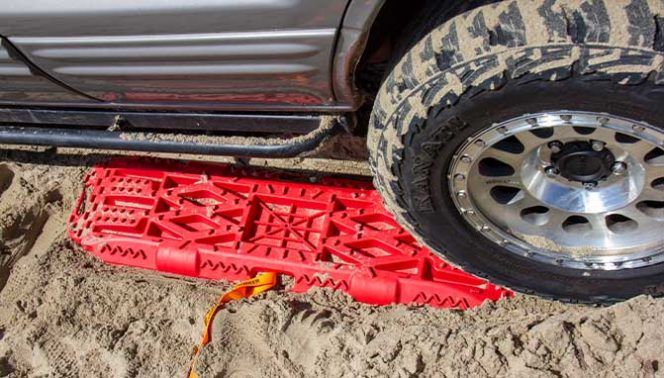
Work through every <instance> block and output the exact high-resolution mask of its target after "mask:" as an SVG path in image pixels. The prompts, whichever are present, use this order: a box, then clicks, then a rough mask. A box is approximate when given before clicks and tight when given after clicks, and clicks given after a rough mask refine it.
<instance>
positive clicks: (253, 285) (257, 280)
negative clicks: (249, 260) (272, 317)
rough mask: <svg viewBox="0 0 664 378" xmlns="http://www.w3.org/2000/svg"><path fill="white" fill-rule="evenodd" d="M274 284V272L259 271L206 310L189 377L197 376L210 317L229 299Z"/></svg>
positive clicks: (262, 289)
mask: <svg viewBox="0 0 664 378" xmlns="http://www.w3.org/2000/svg"><path fill="white" fill-rule="evenodd" d="M276 284H277V274H276V273H274V272H267V273H259V274H258V275H256V277H254V278H252V279H250V280H247V281H244V282H240V283H239V284H237V285H235V286H234V287H233V288H232V289H231V290H230V291H227V292H226V293H225V294H224V295H222V296H221V297H220V298H219V300H218V301H217V304H215V305H214V306H213V307H212V308H211V309H209V310H208V312H207V314H205V320H204V322H205V331H204V332H203V337H202V338H201V342H200V343H199V344H198V346H195V347H194V351H193V353H192V360H191V365H190V366H189V378H198V374H196V369H195V366H196V361H197V360H198V355H199V354H200V352H201V349H202V348H203V347H204V346H205V345H206V344H207V343H209V342H210V336H211V335H212V319H214V316H215V315H217V312H219V310H221V308H222V307H223V305H224V304H226V303H228V302H230V301H234V300H237V299H242V298H249V297H251V296H254V295H258V294H260V293H262V292H264V291H267V290H270V289H271V288H273V287H274V285H276Z"/></svg>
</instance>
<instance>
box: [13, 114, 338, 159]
mask: <svg viewBox="0 0 664 378" xmlns="http://www.w3.org/2000/svg"><path fill="white" fill-rule="evenodd" d="M342 129H343V127H342V125H341V124H340V123H339V122H336V121H335V122H334V124H333V125H332V126H330V127H326V128H325V129H320V128H319V129H317V130H314V131H312V132H311V133H309V134H305V135H302V136H300V137H297V138H293V139H283V140H279V141H278V143H275V144H250V143H248V144H246V145H245V144H199V143H193V142H178V141H168V140H154V141H151V140H145V139H141V138H131V137H127V135H131V134H130V133H123V132H120V131H101V130H89V129H62V128H42V127H23V126H0V144H20V145H34V146H51V147H70V148H84V149H109V150H124V151H143V152H162V153H182V154H197V155H226V156H241V157H274V158H285V157H294V156H298V155H301V154H303V153H305V152H309V151H312V150H314V149H315V148H316V147H318V146H319V145H320V144H321V143H322V142H323V141H324V140H325V139H326V138H327V137H329V136H332V135H333V134H335V133H337V132H339V131H340V130H342ZM122 134H124V135H125V138H121V135H122Z"/></svg>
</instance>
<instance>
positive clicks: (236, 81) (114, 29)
mask: <svg viewBox="0 0 664 378" xmlns="http://www.w3.org/2000/svg"><path fill="white" fill-rule="evenodd" d="M382 3H383V0H188V1H185V2H176V1H172V0H141V1H135V0H95V1H90V0H67V1H62V0H32V1H15V0H0V9H2V11H1V12H0V36H1V37H2V42H3V43H2V46H3V47H0V105H27V106H57V107H75V108H88V107H92V108H118V107H120V108H123V109H134V108H135V109H162V110H168V109H174V110H178V111H182V110H197V111H205V110H228V111H347V110H352V109H354V108H356V107H357V105H358V101H357V93H356V90H355V89H354V88H353V81H352V74H353V70H354V67H355V64H356V63H357V59H358V57H359V56H360V54H361V52H362V49H363V46H364V42H365V40H366V36H367V33H368V28H369V27H370V25H371V22H372V21H373V19H374V17H375V16H376V14H377V12H378V11H379V9H380V7H381V5H382Z"/></svg>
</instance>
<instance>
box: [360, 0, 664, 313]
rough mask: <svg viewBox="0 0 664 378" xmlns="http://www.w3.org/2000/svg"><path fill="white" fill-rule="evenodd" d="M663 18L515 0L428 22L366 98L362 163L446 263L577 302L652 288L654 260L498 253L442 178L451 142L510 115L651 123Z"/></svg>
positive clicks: (657, 12) (642, 4) (663, 79)
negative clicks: (609, 265) (609, 261)
mask: <svg viewBox="0 0 664 378" xmlns="http://www.w3.org/2000/svg"><path fill="white" fill-rule="evenodd" d="M663 17H664V3H661V2H655V1H646V0H632V1H621V0H620V1H619V0H595V1H571V0H560V1H556V0H542V1H519V0H517V1H504V2H500V3H497V4H493V5H487V6H483V7H480V8H477V9H475V10H472V11H470V12H467V13H464V14H462V15H460V16H457V17H455V18H453V19H451V20H449V21H447V22H444V23H443V24H441V25H440V26H438V27H436V28H435V29H434V30H433V31H431V32H430V33H429V34H427V35H426V36H424V37H423V38H422V39H421V40H420V41H419V42H418V43H417V44H416V45H415V46H414V47H413V48H412V49H411V50H410V51H409V52H408V53H407V54H406V55H405V56H403V58H402V59H401V60H400V62H399V63H398V64H397V65H396V66H395V68H394V70H393V71H392V72H391V74H390V75H389V76H388V77H387V79H386V80H385V81H384V83H383V85H382V87H381V90H380V92H379V94H378V97H377V99H376V102H375V104H374V109H373V114H372V118H371V121H370V130H369V135H368V146H369V150H370V165H371V167H372V170H373V173H374V177H375V184H376V186H377V188H378V189H379V190H380V191H381V193H382V194H383V197H384V199H385V202H386V204H387V206H388V207H389V208H390V209H391V211H392V212H393V213H394V214H395V215H396V217H397V218H398V219H399V220H400V222H401V223H402V224H403V225H404V226H405V227H406V228H408V229H409V230H410V231H411V232H413V233H414V234H415V235H416V236H417V237H418V238H419V239H420V241H422V242H423V243H425V244H427V245H428V246H429V247H431V248H432V249H433V250H434V251H437V252H438V253H440V254H441V255H443V256H444V257H445V258H446V259H447V260H449V261H451V262H452V263H455V264H457V265H459V266H462V267H463V268H465V269H467V270H468V271H470V272H472V273H475V274H478V275H480V276H484V277H488V278H490V279H492V280H494V281H495V282H497V283H500V284H503V285H506V286H508V287H511V288H513V289H515V290H518V291H522V292H526V293H536V294H539V295H543V296H547V297H552V298H558V299H564V300H571V301H583V302H611V301H616V300H621V299H624V298H629V297H632V296H634V295H638V294H640V293H648V294H655V295H657V294H661V293H662V292H664V266H663V265H664V264H655V265H651V266H648V267H644V268H638V269H616V270H610V271H597V272H594V271H593V273H592V274H590V275H589V274H588V272H587V271H583V270H581V269H570V268H566V267H562V266H553V265H547V264H539V263H537V262H534V261H532V260H529V259H525V258H520V257H518V256H516V255H514V254H511V253H507V252H506V251H505V250H504V249H503V248H501V247H500V246H498V245H497V244H495V243H493V242H490V241H489V240H488V239H486V238H484V237H483V236H481V235H480V233H479V232H477V231H476V230H475V229H473V228H472V227H470V225H469V224H467V223H466V222H464V220H463V219H462V218H461V217H460V215H459V213H458V211H457V210H456V208H455V207H454V205H453V203H452V201H451V198H450V196H449V193H448V192H447V191H448V189H447V183H446V176H447V174H448V172H447V169H448V164H449V162H450V160H451V158H452V156H453V154H454V152H455V151H456V150H457V149H458V148H459V146H460V145H461V144H463V143H464V142H465V141H466V140H467V139H468V138H469V137H471V136H472V135H473V134H475V133H477V132H478V131H481V130H482V129H484V128H486V127H488V126H490V125H491V124H492V123H496V122H501V121H506V120H508V119H511V118H513V117H516V116H519V115H523V114H528V113H533V112H538V111H549V110H553V109H563V110H578V111H594V112H612V113H613V114H616V115H618V116H623V117H629V118H631V119H638V120H639V121H643V122H647V123H649V124H651V125H661V121H660V120H661V119H664V118H662V117H664V111H662V110H661V108H662V106H661V104H664V102H663V101H664V88H663V87H661V85H662V84H664V70H663V69H662V64H663V63H664V55H663V54H662V51H664V31H663V30H664V28H663V27H662V26H664V25H663V23H662V20H664V19H663ZM656 127H657V126H656ZM659 128H660V130H661V126H659ZM663 200H664V199H663Z"/></svg>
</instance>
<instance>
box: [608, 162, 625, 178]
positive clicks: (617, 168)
mask: <svg viewBox="0 0 664 378" xmlns="http://www.w3.org/2000/svg"><path fill="white" fill-rule="evenodd" d="M611 172H613V173H614V174H616V175H622V174H623V173H625V172H627V164H625V163H623V162H622V161H617V162H615V163H613V165H612V166H611Z"/></svg>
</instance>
